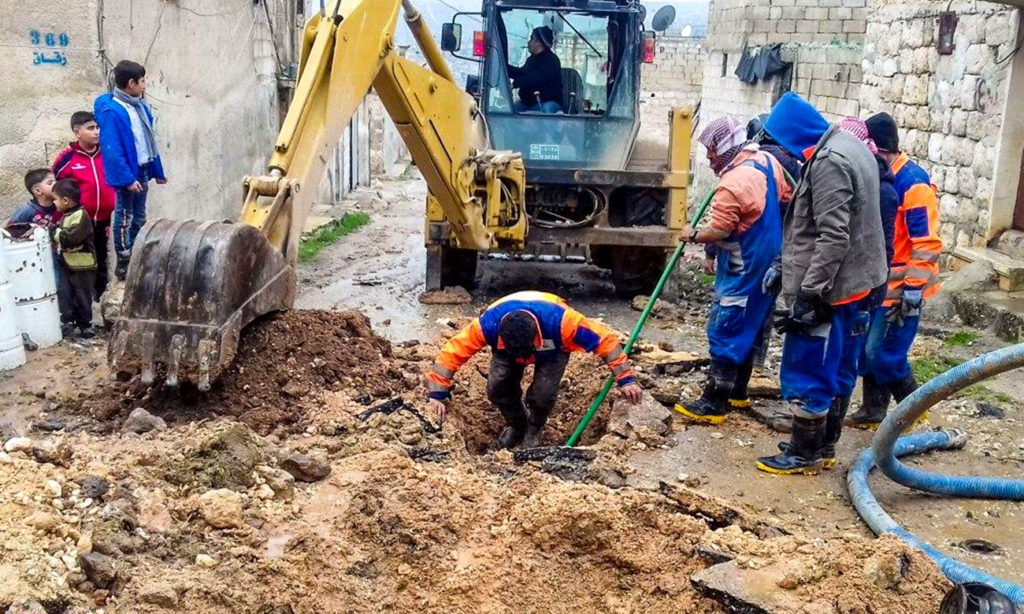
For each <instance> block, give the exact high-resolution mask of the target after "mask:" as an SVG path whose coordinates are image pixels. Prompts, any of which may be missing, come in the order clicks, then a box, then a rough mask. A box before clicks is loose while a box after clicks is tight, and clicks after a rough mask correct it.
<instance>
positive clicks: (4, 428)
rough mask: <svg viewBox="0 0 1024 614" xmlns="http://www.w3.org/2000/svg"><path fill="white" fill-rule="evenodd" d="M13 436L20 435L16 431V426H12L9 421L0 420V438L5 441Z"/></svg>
mask: <svg viewBox="0 0 1024 614" xmlns="http://www.w3.org/2000/svg"><path fill="white" fill-rule="evenodd" d="M15 437H21V433H20V432H18V427H16V426H14V425H13V424H11V423H10V422H0V440H3V441H7V440H9V439H14V438H15Z"/></svg>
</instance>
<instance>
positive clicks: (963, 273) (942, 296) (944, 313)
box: [921, 260, 999, 322]
mask: <svg viewBox="0 0 1024 614" xmlns="http://www.w3.org/2000/svg"><path fill="white" fill-rule="evenodd" d="M998 279H999V277H998V275H997V274H996V271H995V269H994V268H992V264H991V263H989V262H985V261H982V260H978V261H976V262H972V263H970V264H968V265H967V266H965V267H963V268H962V269H960V270H959V271H957V272H956V273H953V274H952V275H950V276H949V277H948V278H946V279H945V280H943V282H942V287H941V289H940V290H939V292H938V293H937V294H936V295H935V296H933V297H932V298H931V299H929V300H928V302H927V305H926V306H925V308H924V309H923V310H922V311H921V318H922V319H923V320H927V321H929V322H948V321H949V320H950V319H951V318H952V317H953V316H955V315H957V310H956V304H955V302H954V301H953V297H954V296H955V295H957V294H959V293H961V292H967V291H974V290H985V289H987V288H991V287H993V286H994V285H995V284H996V282H997V281H998Z"/></svg>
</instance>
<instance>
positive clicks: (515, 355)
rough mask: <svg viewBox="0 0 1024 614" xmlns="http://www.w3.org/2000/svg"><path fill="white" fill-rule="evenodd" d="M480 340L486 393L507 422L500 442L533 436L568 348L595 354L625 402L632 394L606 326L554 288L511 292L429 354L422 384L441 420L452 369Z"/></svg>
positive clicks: (636, 395) (530, 442)
mask: <svg viewBox="0 0 1024 614" xmlns="http://www.w3.org/2000/svg"><path fill="white" fill-rule="evenodd" d="M487 345H489V346H491V352H492V355H491V369H490V373H489V374H488V377H487V398H488V399H490V401H491V403H494V404H495V405H496V406H497V407H498V409H499V410H500V411H501V414H502V416H504V418H505V422H506V423H507V426H506V427H505V429H504V430H502V432H501V434H500V435H499V436H498V445H499V446H500V447H502V448H513V447H515V446H517V445H519V444H520V443H522V444H523V445H524V446H525V447H535V446H537V445H538V444H539V443H540V436H541V432H542V430H543V429H544V424H545V423H546V422H547V419H548V414H549V413H551V408H552V407H554V405H555V399H556V397H557V395H558V384H559V382H561V380H562V374H563V373H565V367H566V366H567V365H568V364H569V354H570V353H571V352H593V353H594V354H597V355H598V356H600V357H601V358H602V359H603V360H604V362H605V364H606V365H607V366H608V368H609V369H611V372H612V375H613V376H614V377H615V381H616V383H617V384H618V385H619V390H620V392H621V393H622V395H623V396H624V397H625V398H626V399H628V400H629V401H630V402H631V403H637V402H639V401H640V394H641V392H640V387H639V386H637V384H636V379H635V377H634V374H633V369H632V367H631V366H630V364H629V360H628V359H627V357H626V354H625V353H624V352H623V351H622V348H621V347H620V346H619V342H618V339H617V338H616V337H615V334H614V333H613V332H612V331H610V330H609V329H608V328H606V327H605V326H602V325H601V324H599V323H597V322H595V321H593V320H590V319H587V318H586V317H584V316H583V314H581V313H579V312H577V311H575V310H573V309H571V308H570V307H569V305H568V304H566V302H565V301H563V300H562V299H560V298H559V297H557V296H555V295H554V294H547V293H543V292H517V293H515V294H510V295H508V296H506V297H505V298H502V299H499V300H498V301H495V302H494V303H492V304H491V305H490V306H489V307H487V309H485V310H484V312H483V313H482V314H480V316H479V317H478V318H475V319H474V320H473V321H472V322H471V323H470V324H469V326H467V327H466V328H464V329H462V331H460V332H459V333H458V334H456V335H455V336H454V337H452V338H451V339H449V340H448V342H447V343H446V344H445V345H444V347H443V348H442V349H441V353H440V354H438V356H437V358H436V359H435V360H434V365H433V368H432V369H431V370H430V373H428V374H427V386H428V388H429V390H430V393H429V397H430V404H431V406H432V407H433V408H434V410H435V411H436V412H437V414H438V417H439V418H440V419H441V420H444V419H445V418H446V417H447V409H446V407H445V402H446V401H447V400H448V399H449V398H450V396H451V388H452V378H453V377H454V376H455V372H456V371H458V370H459V368H460V367H462V365H464V364H466V362H467V361H468V360H469V359H470V358H472V357H473V355H475V354H476V353H477V352H479V351H480V350H482V349H483V348H484V346H487ZM530 364H532V365H534V374H533V383H532V384H531V385H530V388H529V389H528V390H527V391H526V396H525V398H524V396H523V391H522V379H523V372H524V371H525V369H526V366H527V365H530Z"/></svg>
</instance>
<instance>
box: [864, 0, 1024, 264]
mask: <svg viewBox="0 0 1024 614" xmlns="http://www.w3.org/2000/svg"><path fill="white" fill-rule="evenodd" d="M945 8H946V5H941V6H939V5H936V4H935V3H933V2H926V1H921V0H918V1H913V2H901V3H898V4H896V3H893V4H888V3H885V4H883V3H879V4H878V5H877V6H874V7H873V8H872V17H871V22H870V25H869V27H868V32H867V40H866V43H865V55H864V87H863V88H862V90H861V106H862V107H863V108H864V109H865V112H868V111H870V112H878V111H887V112H889V113H890V114H892V115H893V117H894V118H895V119H896V121H897V123H898V124H899V125H900V127H901V128H902V130H901V139H902V141H901V144H902V146H903V148H904V149H905V150H906V151H907V152H908V153H909V154H910V155H911V156H913V157H914V158H916V159H917V160H919V161H920V162H921V164H922V166H924V167H925V169H926V170H928V171H929V172H930V173H931V176H932V181H933V182H934V183H935V184H936V185H937V186H938V188H939V191H940V199H939V206H940V214H941V218H942V222H943V226H942V234H943V239H944V242H945V243H946V246H947V248H951V247H953V246H958V245H963V246H975V247H977V246H983V245H984V244H985V243H986V242H987V240H988V239H990V238H992V237H993V236H995V235H996V234H998V232H999V231H1001V230H1003V229H1005V228H1006V226H1008V225H1009V219H1003V220H1002V223H1001V224H1000V223H997V224H995V225H993V224H992V220H991V213H992V207H993V205H996V206H997V208H998V209H999V210H1000V211H1001V212H1005V211H1008V212H1009V213H1010V214H1011V215H1012V210H1013V207H1012V205H1013V201H1014V200H1015V197H1016V186H1017V183H1018V178H1019V176H1020V166H1021V150H1022V148H1024V138H1022V135H1021V123H1022V122H1021V120H1022V119H1024V118H1022V117H1020V113H1014V110H1013V109H1011V110H1010V112H1009V114H1007V113H1004V111H1006V109H1007V104H1008V103H1014V104H1016V106H1018V107H1019V106H1020V105H1019V101H1020V100H1021V94H1022V92H1021V91H1020V89H1021V86H1022V85H1024V84H1022V83H1021V82H1020V81H1021V79H1020V77H1022V76H1024V75H1021V73H1020V68H1019V66H1018V65H1019V64H1020V59H1019V58H1014V59H1013V61H1010V58H1011V57H1012V56H1013V53H1012V52H1013V51H1014V48H1015V47H1016V44H1017V43H1016V41H1017V29H1018V18H1019V17H1018V12H1019V11H1018V9H1014V8H1010V7H1006V6H1004V5H1000V4H993V3H988V2H977V3H975V2H954V3H953V4H952V5H950V10H951V11H953V12H955V13H956V14H957V16H958V18H959V23H958V25H957V30H956V35H955V37H954V41H955V44H956V47H955V49H954V51H953V53H952V54H951V55H939V54H938V52H937V50H936V38H937V36H938V26H937V16H938V13H939V12H941V11H942V10H944V9H945ZM1018 55H1019V54H1018ZM997 60H1002V61H997ZM1011 70H1014V71H1015V72H1016V73H1017V76H1018V80H1017V81H1018V82H1017V84H1016V86H1015V88H1014V89H1015V90H1016V91H1015V92H1011V89H1010V83H1009V81H1010V78H1009V77H1010V75H1011ZM1004 120H1008V121H1004ZM1004 125H1005V126H1006V130H1003V127H1004ZM997 160H999V161H1000V162H1001V163H1002V165H1001V166H1002V175H1003V177H1001V178H997V177H996V175H997V173H996V170H997ZM996 186H999V187H1000V188H1002V191H1001V193H1000V196H999V198H998V199H997V200H994V193H995V192H996V191H998V190H999V188H997V187H996Z"/></svg>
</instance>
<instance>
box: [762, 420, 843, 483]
mask: <svg viewBox="0 0 1024 614" xmlns="http://www.w3.org/2000/svg"><path fill="white" fill-rule="evenodd" d="M826 421H827V418H826V417H825V416H818V417H814V418H805V417H801V416H793V433H792V435H791V439H790V442H789V446H787V447H786V449H785V450H784V451H782V452H780V453H779V454H776V455H775V456H764V457H762V458H759V459H757V468H758V469H760V470H761V471H766V472H768V473H776V474H781V475H793V474H798V473H803V474H806V475H816V474H818V473H820V472H821V468H822V460H821V447H822V445H823V443H824V441H825V423H826ZM781 447H782V446H780V448H781Z"/></svg>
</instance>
